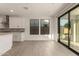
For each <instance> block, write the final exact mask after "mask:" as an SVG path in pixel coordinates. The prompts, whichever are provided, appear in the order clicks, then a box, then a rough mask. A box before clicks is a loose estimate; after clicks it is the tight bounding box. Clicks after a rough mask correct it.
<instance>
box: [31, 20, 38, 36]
mask: <svg viewBox="0 0 79 59" xmlns="http://www.w3.org/2000/svg"><path fill="white" fill-rule="evenodd" d="M30 34H33V35H37V34H39V20H38V19H31V20H30Z"/></svg>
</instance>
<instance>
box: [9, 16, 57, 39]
mask: <svg viewBox="0 0 79 59" xmlns="http://www.w3.org/2000/svg"><path fill="white" fill-rule="evenodd" d="M30 19H49V20H50V34H49V35H30ZM17 27H18V28H21V27H22V28H25V32H24V34H25V40H56V38H57V30H56V27H57V25H56V21H55V19H53V18H51V17H46V16H44V17H41V16H40V17H36V16H35V17H10V28H17Z"/></svg>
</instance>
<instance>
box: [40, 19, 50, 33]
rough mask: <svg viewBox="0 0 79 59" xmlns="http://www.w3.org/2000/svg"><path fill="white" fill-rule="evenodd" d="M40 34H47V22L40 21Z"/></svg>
mask: <svg viewBox="0 0 79 59" xmlns="http://www.w3.org/2000/svg"><path fill="white" fill-rule="evenodd" d="M40 25H41V26H40V29H41V30H40V33H41V34H49V20H43V19H41V20H40Z"/></svg>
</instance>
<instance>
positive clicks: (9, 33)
mask: <svg viewBox="0 0 79 59" xmlns="http://www.w3.org/2000/svg"><path fill="white" fill-rule="evenodd" d="M23 40H24V28H1V29H0V55H2V54H4V53H5V52H7V51H8V50H10V49H11V47H12V44H13V41H23Z"/></svg>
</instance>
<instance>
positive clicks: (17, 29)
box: [0, 28, 25, 32]
mask: <svg viewBox="0 0 79 59" xmlns="http://www.w3.org/2000/svg"><path fill="white" fill-rule="evenodd" d="M24 31H25V29H24V28H0V32H24Z"/></svg>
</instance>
